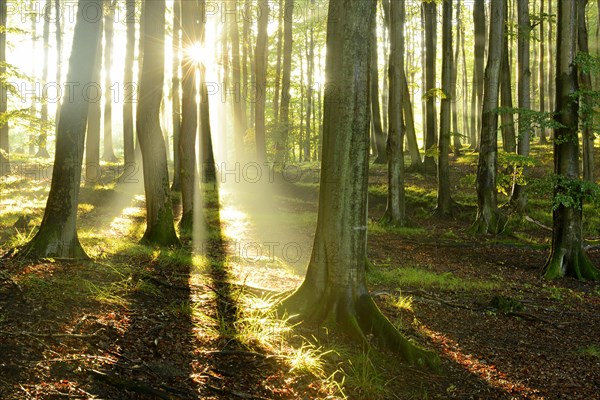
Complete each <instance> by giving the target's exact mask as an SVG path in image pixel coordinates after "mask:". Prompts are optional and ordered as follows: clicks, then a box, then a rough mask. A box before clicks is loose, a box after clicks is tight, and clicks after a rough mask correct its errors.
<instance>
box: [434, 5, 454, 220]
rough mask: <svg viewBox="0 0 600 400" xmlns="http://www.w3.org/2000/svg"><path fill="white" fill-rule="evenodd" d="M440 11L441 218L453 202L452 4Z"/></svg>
mask: <svg viewBox="0 0 600 400" xmlns="http://www.w3.org/2000/svg"><path fill="white" fill-rule="evenodd" d="M442 4H443V11H442V91H443V92H444V96H442V104H441V107H440V135H439V139H438V165H437V173H438V194H437V207H436V210H435V213H436V214H437V215H439V216H443V217H451V216H452V208H453V206H454V201H453V200H452V195H451V193H450V164H449V162H448V153H449V152H450V135H451V132H450V111H451V102H452V101H454V100H453V98H452V97H451V95H450V93H451V92H452V79H453V77H452V74H453V72H452V70H453V69H455V66H454V65H452V2H451V0H444V1H443V3H442Z"/></svg>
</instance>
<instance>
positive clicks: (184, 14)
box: [177, 0, 200, 233]
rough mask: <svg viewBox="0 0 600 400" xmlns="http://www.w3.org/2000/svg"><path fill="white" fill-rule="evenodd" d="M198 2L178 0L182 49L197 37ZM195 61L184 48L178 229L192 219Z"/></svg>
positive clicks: (186, 228) (186, 226)
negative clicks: (179, 0) (180, 0)
mask: <svg viewBox="0 0 600 400" xmlns="http://www.w3.org/2000/svg"><path fill="white" fill-rule="evenodd" d="M199 12H200V10H199V9H198V2H197V1H195V0H193V1H190V0H184V1H182V3H181V34H182V37H183V40H182V42H181V43H182V46H183V48H184V49H190V48H192V47H193V46H194V45H195V44H196V43H197V42H198V40H199V37H200V36H199V34H198V33H199V32H198V30H199V26H198V23H197V19H198V15H199ZM196 67H197V65H196V63H195V61H194V55H193V54H192V53H191V52H189V51H184V52H183V62H182V67H181V70H182V74H181V76H182V80H181V89H182V94H181V132H180V136H179V149H178V150H179V163H180V164H179V168H180V169H179V171H177V173H179V182H180V184H181V205H182V215H181V220H180V221H179V229H180V232H182V233H183V232H186V233H189V232H191V229H192V226H193V221H194V190H195V186H196V136H197V133H198V103H196V95H197V90H196Z"/></svg>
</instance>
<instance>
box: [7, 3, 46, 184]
mask: <svg viewBox="0 0 600 400" xmlns="http://www.w3.org/2000/svg"><path fill="white" fill-rule="evenodd" d="M33 5H34V2H33V0H31V1H30V6H31V7H32V8H33ZM4 6H5V5H0V7H4ZM36 21H37V14H36V13H31V43H32V48H33V52H32V54H31V57H32V59H33V58H35V57H36V56H37V41H38V40H37V22H36ZM3 23H6V21H5V22H3ZM0 35H4V33H2V32H0ZM0 38H1V36H0ZM0 40H2V39H0ZM4 40H6V39H4ZM3 54H5V53H3ZM3 61H6V60H4V59H3V60H2V61H0V62H3ZM1 68H3V66H2V65H0V71H1V73H4V70H2V69H1ZM31 76H32V77H33V78H34V79H37V69H36V63H31ZM0 90H4V89H0ZM2 93H3V96H4V95H5V92H2ZM7 100H8V99H7ZM4 104H6V101H4V97H2V104H0V108H1V107H2V106H3V105H4ZM3 112H6V111H3ZM29 116H30V118H31V121H30V122H29V130H30V132H35V131H37V129H38V128H37V118H38V115H37V99H36V96H31V106H30V108H29ZM57 122H58V121H57ZM57 126H58V123H57ZM0 129H1V128H0ZM35 142H36V138H35V135H34V134H33V133H30V134H29V151H28V153H29V155H30V156H33V155H34V154H35ZM0 160H1V161H3V159H2V154H1V153H0ZM4 173H5V171H4V164H1V165H0V176H1V175H3V174H4Z"/></svg>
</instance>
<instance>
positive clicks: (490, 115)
mask: <svg viewBox="0 0 600 400" xmlns="http://www.w3.org/2000/svg"><path fill="white" fill-rule="evenodd" d="M505 3H506V0H494V1H493V2H492V6H491V7H492V8H491V16H490V20H491V23H490V39H489V52H488V60H487V66H486V68H485V81H484V99H483V109H482V113H481V116H482V123H481V139H480V140H481V143H480V149H479V162H478V164H477V218H476V220H475V223H474V224H473V226H472V227H471V230H472V232H473V233H498V232H500V231H501V230H502V224H501V221H500V215H499V212H498V201H497V191H496V172H497V160H498V114H497V112H496V109H497V108H498V92H499V86H500V85H499V83H500V65H501V62H502V53H503V45H502V42H503V36H504V22H505V20H506V18H505V10H506V7H505Z"/></svg>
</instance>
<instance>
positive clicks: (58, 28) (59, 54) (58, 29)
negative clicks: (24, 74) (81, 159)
mask: <svg viewBox="0 0 600 400" xmlns="http://www.w3.org/2000/svg"><path fill="white" fill-rule="evenodd" d="M54 11H55V16H54V29H55V32H54V37H55V40H56V83H57V84H59V85H60V84H61V83H62V59H63V42H62V24H61V14H62V12H61V7H60V0H55V1H54ZM60 106H61V99H60V98H58V99H56V114H55V116H54V124H55V126H56V131H55V135H57V134H58V123H59V121H60Z"/></svg>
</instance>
